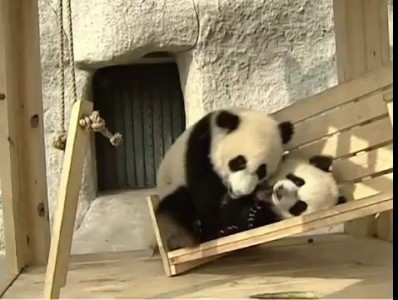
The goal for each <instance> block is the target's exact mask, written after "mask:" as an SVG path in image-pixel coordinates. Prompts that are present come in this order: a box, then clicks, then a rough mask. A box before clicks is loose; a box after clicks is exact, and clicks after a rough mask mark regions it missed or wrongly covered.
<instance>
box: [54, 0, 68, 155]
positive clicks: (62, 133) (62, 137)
mask: <svg viewBox="0 0 398 300" xmlns="http://www.w3.org/2000/svg"><path fill="white" fill-rule="evenodd" d="M63 20H64V17H63V0H59V2H58V25H59V28H58V29H59V32H58V59H59V61H58V62H59V69H58V70H59V71H58V73H59V81H60V89H61V101H60V103H59V119H60V128H59V131H58V133H57V136H56V137H55V139H54V140H53V147H54V148H56V149H59V150H65V145H66V136H67V134H66V129H65V72H64V60H65V57H64V24H63Z"/></svg>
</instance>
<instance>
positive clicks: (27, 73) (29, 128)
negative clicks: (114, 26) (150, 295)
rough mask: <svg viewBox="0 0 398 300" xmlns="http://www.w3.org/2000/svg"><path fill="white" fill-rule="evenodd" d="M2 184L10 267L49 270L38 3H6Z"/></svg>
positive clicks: (0, 65)
mask: <svg viewBox="0 0 398 300" xmlns="http://www.w3.org/2000/svg"><path fill="white" fill-rule="evenodd" d="M0 157H1V164H0V178H1V187H2V192H3V208H4V214H3V216H4V228H5V239H6V241H5V242H6V255H7V262H8V267H9V269H10V271H11V272H12V273H18V272H19V271H20V270H21V269H22V268H23V267H25V266H26V265H31V264H45V263H46V261H47V257H48V250H49V242H50V231H49V220H48V203H47V181H46V180H47V178H46V167H45V146H44V133H43V108H42V94H41V69H40V46H39V17H38V1H37V0H2V1H1V2H0Z"/></svg>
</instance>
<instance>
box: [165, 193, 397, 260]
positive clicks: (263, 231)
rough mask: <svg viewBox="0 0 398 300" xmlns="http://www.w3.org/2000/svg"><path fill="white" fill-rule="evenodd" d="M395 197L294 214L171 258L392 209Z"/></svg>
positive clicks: (197, 255) (242, 245) (230, 247)
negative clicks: (288, 217)
mask: <svg viewBox="0 0 398 300" xmlns="http://www.w3.org/2000/svg"><path fill="white" fill-rule="evenodd" d="M391 197H392V193H386V194H380V195H377V196H374V197H370V198H367V199H362V200H359V201H350V202H347V203H344V204H341V205H338V206H336V207H334V208H332V209H327V210H323V211H319V212H314V213H311V214H307V215H304V216H299V217H294V218H291V219H288V220H284V221H281V222H277V223H274V224H271V225H268V226H263V227H260V228H255V229H252V230H248V231H245V232H240V233H237V234H234V235H231V236H227V237H223V238H220V239H217V240H215V241H209V242H206V243H203V244H201V245H200V246H198V247H196V248H193V249H179V250H175V251H171V252H169V253H168V257H169V260H170V262H171V263H172V264H178V263H184V262H187V261H191V260H194V259H201V258H205V257H208V256H213V255H218V254H222V253H227V252H231V251H235V250H238V249H243V248H247V247H251V246H255V245H259V244H262V243H266V242H269V241H273V240H277V239H281V238H284V237H287V236H291V235H295V234H299V233H303V232H305V231H310V230H314V229H316V228H319V227H323V226H331V225H334V224H338V223H342V222H346V221H349V220H352V219H355V218H360V217H363V216H367V215H371V214H375V213H378V212H383V211H387V210H389V209H392V206H393V203H392V199H391Z"/></svg>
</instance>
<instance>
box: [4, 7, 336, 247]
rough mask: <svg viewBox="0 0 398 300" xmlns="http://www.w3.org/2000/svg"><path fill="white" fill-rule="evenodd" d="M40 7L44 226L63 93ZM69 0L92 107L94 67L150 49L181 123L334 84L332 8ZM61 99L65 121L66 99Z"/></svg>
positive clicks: (50, 13)
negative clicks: (170, 85)
mask: <svg viewBox="0 0 398 300" xmlns="http://www.w3.org/2000/svg"><path fill="white" fill-rule="evenodd" d="M39 2H40V27H41V53H42V69H43V80H42V82H43V97H44V98H43V101H44V117H45V120H44V123H45V136H46V146H47V174H48V181H49V182H48V194H49V205H50V214H51V219H52V215H53V212H54V210H55V206H56V205H55V199H56V195H57V188H58V184H59V175H60V171H61V166H62V159H63V153H62V152H60V151H59V150H56V149H53V148H52V146H51V143H52V139H53V138H54V136H55V134H56V132H57V130H58V129H59V128H58V126H59V125H58V123H59V115H58V110H57V108H58V105H59V102H58V101H59V100H60V95H61V93H60V88H61V86H60V84H59V77H58V49H57V40H58V21H57V14H56V9H57V3H58V1H55V0H40V1H39ZM72 2H73V3H72V4H73V5H72V8H73V11H74V14H73V22H74V24H73V25H74V43H75V59H76V63H77V66H78V68H79V69H78V70H77V85H78V97H79V98H84V99H91V76H92V74H93V72H94V71H95V70H96V69H98V68H100V67H103V66H109V65H117V64H126V63H134V62H135V61H137V60H139V59H140V58H141V57H142V56H143V55H145V54H147V53H151V52H155V51H168V52H171V53H172V54H173V56H174V57H175V59H176V62H177V64H178V67H179V71H180V77H181V86H182V89H183V93H184V97H185V108H186V114H187V122H188V124H191V123H192V122H194V121H196V120H197V119H198V118H199V117H200V116H201V115H202V114H203V113H205V112H207V111H209V110H211V109H215V108H219V107H221V106H225V105H239V106H240V105H243V106H249V107H255V108H260V109H262V110H264V111H266V112H272V111H275V110H277V109H280V108H282V107H284V106H286V105H288V104H291V103H293V102H294V101H298V100H299V99H302V98H305V97H306V96H308V95H311V94H314V93H317V92H319V91H322V90H324V89H326V88H328V87H330V86H333V85H335V84H336V83H337V77H336V68H335V57H334V56H335V39H334V25H333V11H332V2H333V1H332V0H326V1H325V0H268V1H253V0H218V1H210V0H200V1H199V0H157V1H156V0H147V1H142V0H131V1H124V0H86V1H72ZM64 37H65V45H66V46H67V35H66V34H65V35H64ZM68 53H69V51H67V53H66V54H67V56H66V57H68ZM65 64H66V62H65ZM69 79H70V77H69V76H68V75H67V77H66V83H67V84H69ZM66 96H67V105H66V106H67V116H66V119H68V117H69V108H70V104H71V102H72V99H71V98H70V92H69V91H67V93H66ZM93 150H94V149H93V146H91V148H90V150H89V151H88V153H87V159H86V167H85V171H84V176H83V182H82V189H81V193H80V201H79V209H78V211H79V212H78V218H77V222H76V226H77V227H78V226H79V225H80V224H81V223H82V220H83V218H84V216H85V214H86V212H87V211H88V210H89V208H90V206H91V204H92V202H93V200H94V199H95V198H96V196H97V195H96V177H95V174H96V169H95V160H94V155H93V153H94V152H93ZM0 246H1V244H0Z"/></svg>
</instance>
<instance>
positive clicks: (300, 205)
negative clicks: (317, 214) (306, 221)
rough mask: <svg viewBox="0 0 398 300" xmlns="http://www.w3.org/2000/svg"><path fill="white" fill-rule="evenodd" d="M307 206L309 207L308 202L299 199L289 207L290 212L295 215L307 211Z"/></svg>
mask: <svg viewBox="0 0 398 300" xmlns="http://www.w3.org/2000/svg"><path fill="white" fill-rule="evenodd" d="M307 208H308V205H307V203H305V202H304V201H301V200H299V201H297V202H296V203H295V204H294V205H293V206H292V207H291V208H290V209H289V212H290V213H291V214H292V215H293V216H299V215H301V214H302V213H303V212H305V211H306V210H307Z"/></svg>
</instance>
